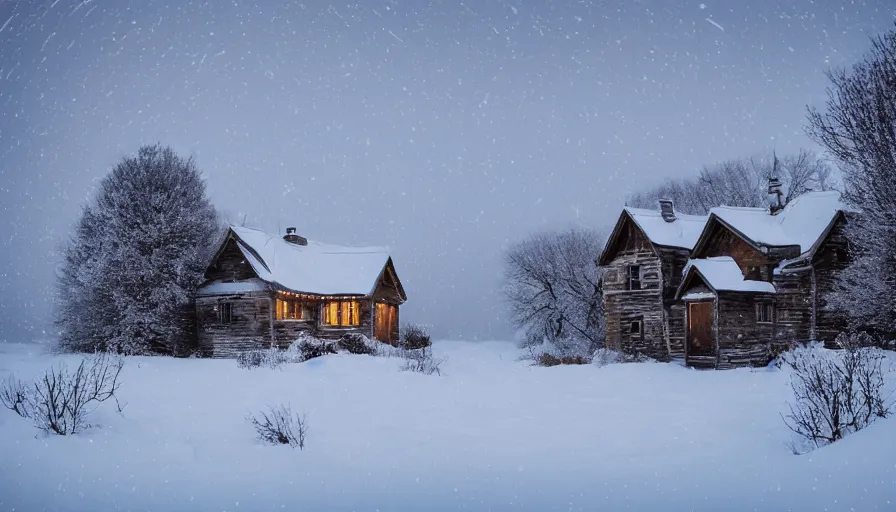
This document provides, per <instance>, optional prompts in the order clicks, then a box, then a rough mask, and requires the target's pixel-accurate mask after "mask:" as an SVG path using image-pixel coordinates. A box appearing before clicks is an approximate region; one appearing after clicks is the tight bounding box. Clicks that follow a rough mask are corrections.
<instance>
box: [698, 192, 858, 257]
mask: <svg viewBox="0 0 896 512" xmlns="http://www.w3.org/2000/svg"><path fill="white" fill-rule="evenodd" d="M841 210H846V207H845V206H844V205H843V204H842V203H841V202H840V193H839V192H836V191H830V192H806V193H805V194H802V195H800V196H798V197H797V198H796V199H794V200H792V201H791V202H790V203H788V204H787V205H786V206H785V207H784V209H783V210H781V212H779V213H778V214H777V215H771V214H769V212H768V209H766V208H740V207H732V206H720V207H717V208H713V209H712V210H711V211H710V214H711V215H715V216H716V217H718V218H719V219H721V220H722V221H723V222H725V223H726V224H728V225H729V226H731V227H732V228H734V229H736V230H737V231H739V232H741V233H742V234H743V235H744V236H745V237H747V238H749V239H750V240H752V241H753V242H757V243H759V244H762V245H769V246H786V245H798V246H800V253H804V252H806V251H808V250H809V249H811V248H812V246H813V245H814V244H815V243H816V242H817V241H818V239H819V238H821V236H822V235H823V234H824V232H825V230H826V229H827V227H828V226H829V225H830V223H831V221H832V220H833V219H834V216H835V215H837V212H838V211H841Z"/></svg>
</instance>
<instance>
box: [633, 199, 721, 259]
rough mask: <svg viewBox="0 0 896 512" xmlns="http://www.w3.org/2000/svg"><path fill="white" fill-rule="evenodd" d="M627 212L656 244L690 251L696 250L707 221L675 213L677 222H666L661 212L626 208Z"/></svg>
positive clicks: (701, 216) (697, 216)
mask: <svg viewBox="0 0 896 512" xmlns="http://www.w3.org/2000/svg"><path fill="white" fill-rule="evenodd" d="M625 211H626V212H627V213H628V214H629V216H631V218H632V220H634V221H635V224H637V225H638V227H639V228H641V231H643V232H644V234H645V235H647V238H648V239H650V241H651V242H653V243H654V244H656V245H664V246H667V247H681V248H682V249H688V250H690V249H693V248H694V244H696V243H697V239H698V238H700V233H701V232H702V231H703V226H704V224H706V219H707V217H706V216H703V215H685V214H683V213H678V212H675V220H674V221H672V222H666V220H665V219H663V217H662V215H661V214H660V212H658V211H655V210H646V209H643V208H629V207H626V208H625Z"/></svg>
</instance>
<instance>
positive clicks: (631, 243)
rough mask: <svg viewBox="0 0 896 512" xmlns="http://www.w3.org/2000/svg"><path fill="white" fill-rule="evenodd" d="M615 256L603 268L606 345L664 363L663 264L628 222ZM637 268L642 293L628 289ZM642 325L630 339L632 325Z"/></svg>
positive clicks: (643, 236)
mask: <svg viewBox="0 0 896 512" xmlns="http://www.w3.org/2000/svg"><path fill="white" fill-rule="evenodd" d="M615 250H616V254H615V256H614V258H613V259H612V260H611V261H610V262H609V263H608V264H607V265H605V266H604V273H603V280H602V283H603V284H602V286H603V296H604V311H605V312H606V320H607V325H606V345H607V347H609V348H612V349H615V350H622V351H624V352H626V353H637V352H640V353H642V354H645V355H648V356H650V357H653V358H656V359H660V360H666V359H668V357H669V350H668V347H667V345H666V338H665V332H666V326H665V318H664V314H663V312H664V304H663V289H664V287H663V272H662V262H661V259H660V257H659V256H658V255H657V254H656V252H655V251H654V249H653V246H652V245H651V244H650V242H649V241H648V240H647V238H646V236H645V235H644V234H643V233H642V232H641V230H640V229H639V228H638V227H637V226H636V225H635V224H634V223H633V222H631V220H628V219H627V220H626V222H625V224H624V225H623V227H622V231H621V233H620V237H619V241H618V244H617V247H616V248H615ZM631 265H638V266H639V267H640V281H641V289H639V290H629V289H628V268H629V267H630V266H631ZM635 321H640V322H641V333H640V334H638V335H632V334H631V332H630V326H631V323H632V322H635Z"/></svg>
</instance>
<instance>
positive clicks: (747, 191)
mask: <svg viewBox="0 0 896 512" xmlns="http://www.w3.org/2000/svg"><path fill="white" fill-rule="evenodd" d="M831 174H832V172H831V167H830V165H828V163H827V162H826V161H825V160H824V159H822V158H820V157H819V156H818V155H816V154H815V153H813V152H811V151H807V150H801V151H800V152H799V153H797V154H794V155H785V156H783V157H781V158H778V157H777V156H776V155H775V154H770V155H763V156H757V157H753V158H742V159H735V160H727V161H724V162H720V163H718V164H715V165H712V166H706V167H703V168H702V169H701V170H700V172H699V173H698V175H697V176H696V177H695V178H684V179H679V180H669V181H666V182H665V183H663V184H661V185H659V186H657V187H654V188H653V189H649V190H646V191H643V192H638V193H636V194H634V195H632V196H631V197H630V198H629V199H628V201H627V204H628V205H629V206H635V207H639V208H656V205H657V200H659V199H671V200H672V201H673V202H674V203H675V208H676V209H677V210H679V211H681V212H682V213H690V214H694V215H705V214H706V213H708V212H709V210H710V208H714V207H716V206H721V205H727V206H758V207H763V206H767V205H768V180H769V178H772V177H775V178H778V179H779V180H781V183H782V190H783V191H784V196H785V197H784V199H785V201H789V200H791V199H793V198H795V197H797V196H798V195H800V194H802V193H804V192H808V191H809V190H830V189H831V187H832V185H833V183H832V179H831Z"/></svg>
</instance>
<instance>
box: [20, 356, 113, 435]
mask: <svg viewBox="0 0 896 512" xmlns="http://www.w3.org/2000/svg"><path fill="white" fill-rule="evenodd" d="M123 367H124V360H123V359H122V358H121V357H117V356H110V355H108V354H106V353H98V354H95V355H92V356H88V357H85V358H84V359H82V360H81V363H80V364H79V365H78V366H77V368H75V369H74V371H71V370H69V368H68V367H67V366H66V365H65V363H61V364H59V365H57V366H55V367H53V368H50V369H49V370H47V371H46V372H45V373H44V375H43V377H41V378H39V379H38V380H36V381H34V382H33V383H32V385H31V386H30V387H27V391H26V395H27V397H26V398H25V400H24V402H23V403H24V406H25V409H24V410H25V411H26V414H28V416H30V418H31V419H32V421H34V425H35V426H36V427H37V428H39V429H40V430H43V431H44V432H47V433H52V434H57V435H61V436H65V435H70V434H75V433H77V432H80V431H81V430H83V429H85V428H87V427H89V424H88V423H87V417H88V416H89V415H90V413H92V412H93V411H94V410H96V408H97V407H98V406H99V404H100V403H102V402H105V401H107V400H115V404H116V406H117V408H118V411H119V412H121V410H122V405H121V404H120V403H119V402H118V397H117V396H116V393H117V392H118V389H119V388H120V387H121V381H120V380H119V376H120V375H121V369H122V368H123ZM19 389H21V388H19ZM20 415H21V414H20ZM26 417H27V416H26Z"/></svg>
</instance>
